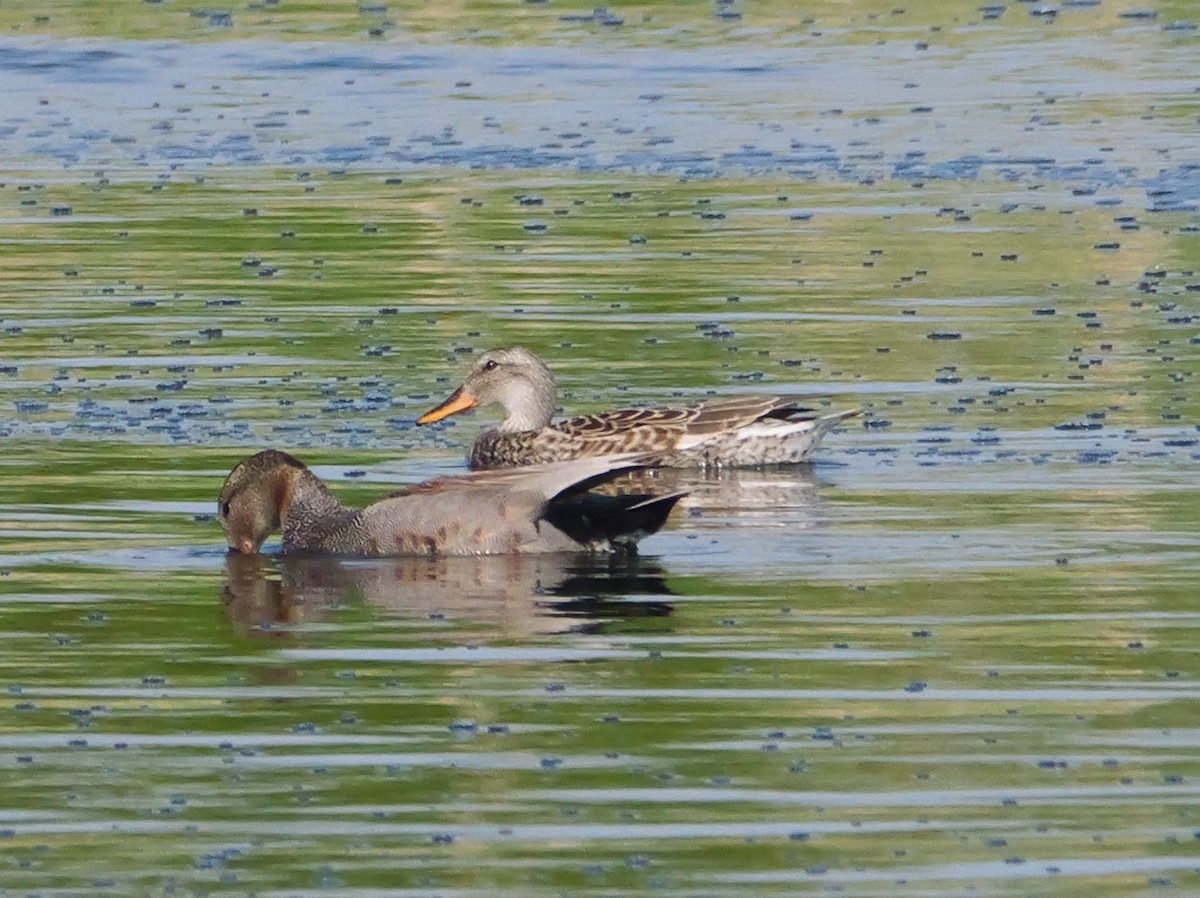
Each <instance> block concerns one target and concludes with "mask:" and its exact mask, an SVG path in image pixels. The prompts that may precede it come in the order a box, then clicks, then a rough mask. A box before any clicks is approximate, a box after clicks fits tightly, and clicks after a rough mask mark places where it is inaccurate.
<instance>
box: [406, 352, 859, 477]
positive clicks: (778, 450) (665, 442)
mask: <svg viewBox="0 0 1200 898" xmlns="http://www.w3.org/2000/svg"><path fill="white" fill-rule="evenodd" d="M556 399H557V391H556V387H555V383H554V374H553V373H552V372H551V371H550V369H549V368H547V367H546V364H545V363H544V362H543V361H542V360H541V359H539V358H538V357H537V356H535V355H534V354H533V353H532V352H530V351H529V350H528V349H523V348H521V347H519V346H515V347H513V348H511V349H493V350H491V351H490V352H485V353H484V354H483V355H481V356H480V357H479V358H478V359H477V360H476V362H475V364H474V366H473V367H472V368H471V371H470V373H469V374H468V375H467V377H466V380H464V381H463V383H462V386H460V387H459V388H458V389H457V390H455V391H454V392H453V393H451V394H450V396H449V397H448V398H447V399H446V401H445V402H443V403H442V404H441V405H439V406H438V407H437V408H435V409H432V410H431V411H429V412H426V413H425V414H424V415H422V416H421V417H420V418H418V419H417V423H418V424H430V423H432V422H434V421H440V420H442V419H443V418H445V417H447V416H449V415H453V414H456V413H458V412H462V411H466V410H467V409H472V408H475V407H476V406H486V405H491V404H492V403H498V404H500V405H502V406H503V407H504V410H505V412H507V414H508V417H506V418H505V419H504V421H503V423H501V424H500V426H499V427H497V428H494V429H489V430H484V431H483V432H482V433H480V434H479V436H478V437H477V438H476V440H475V445H474V446H472V447H471V454H470V457H469V460H468V463H469V465H470V467H471V469H472V470H481V469H487V468H510V467H518V466H520V465H531V464H538V463H543V462H551V461H562V460H564V459H570V458H584V457H588V456H594V455H609V454H612V453H619V452H646V451H649V452H654V453H655V455H656V456H657V457H656V458H655V462H654V463H655V464H656V465H661V466H666V467H677V468H683V467H697V466H698V467H707V466H713V467H755V466H758V465H775V464H788V463H794V462H803V461H807V460H808V459H809V457H810V456H811V455H812V453H813V450H814V449H815V448H816V446H817V443H818V442H820V440H821V437H823V436H824V435H825V434H826V433H827V432H828V431H829V430H831V429H832V428H833V427H834V425H836V424H837V423H838V422H839V421H841V420H843V419H844V418H849V417H852V416H854V415H857V414H859V410H858V409H853V410H851V411H844V412H833V413H831V414H821V413H819V412H816V411H814V410H813V409H812V408H810V407H808V406H806V405H804V404H803V401H802V400H796V399H787V398H784V397H780V396H734V397H730V398H727V399H710V400H708V401H706V402H698V403H695V404H692V405H686V406H680V407H678V408H625V409H619V410H617V411H610V412H600V413H599V414H595V415H580V416H579V417H575V418H567V419H566V420H565V421H559V422H558V423H557V424H552V423H550V420H551V418H552V417H553V415H554V405H555V401H556Z"/></svg>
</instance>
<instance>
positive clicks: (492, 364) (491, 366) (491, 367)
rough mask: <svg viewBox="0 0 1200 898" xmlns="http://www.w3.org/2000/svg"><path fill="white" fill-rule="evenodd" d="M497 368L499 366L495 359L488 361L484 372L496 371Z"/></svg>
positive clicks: (484, 365) (484, 364)
mask: <svg viewBox="0 0 1200 898" xmlns="http://www.w3.org/2000/svg"><path fill="white" fill-rule="evenodd" d="M496 367H497V365H496V360H495V359H488V360H487V361H486V362H484V363H483V370H484V371H495V370H496Z"/></svg>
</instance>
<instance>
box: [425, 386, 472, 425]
mask: <svg viewBox="0 0 1200 898" xmlns="http://www.w3.org/2000/svg"><path fill="white" fill-rule="evenodd" d="M477 405H479V400H478V399H476V398H475V397H474V396H472V395H471V394H470V393H468V392H467V391H466V390H464V389H463V388H462V387H459V388H458V389H457V390H455V391H454V392H453V393H451V394H450V396H449V398H448V399H447V400H446V401H445V402H443V403H442V404H441V405H439V406H438V407H437V408H435V409H431V410H430V411H427V412H426V413H425V414H423V415H422V416H421V417H419V418H417V423H418V424H432V423H433V422H434V421H440V420H442V418H449V417H450V416H451V415H457V414H458V413H459V412H465V411H467V409H472V408H475V406H477Z"/></svg>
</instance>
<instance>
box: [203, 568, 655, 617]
mask: <svg viewBox="0 0 1200 898" xmlns="http://www.w3.org/2000/svg"><path fill="white" fill-rule="evenodd" d="M671 595H673V593H672V592H671V589H670V587H669V586H668V585H667V582H666V573H665V571H664V570H663V569H662V567H661V566H659V565H658V564H657V563H655V562H654V561H653V560H652V559H647V558H643V557H640V556H632V557H616V556H596V555H591V554H577V555H576V554H552V555H495V556H480V557H474V556H465V557H463V556H460V557H449V556H447V557H435V558H427V557H403V558H401V557H396V558H371V559H359V558H353V559H352V558H339V557H333V556H278V557H274V558H273V557H270V556H263V555H242V554H239V553H231V554H229V555H228V556H227V557H226V559H225V587H224V602H225V607H226V610H227V612H228V614H229V617H230V619H231V620H232V621H234V623H235V624H236V625H237V626H238V627H239V628H240V629H242V630H243V631H244V632H246V633H247V634H261V635H272V634H284V633H288V632H291V631H293V630H294V629H295V628H297V627H300V626H302V625H304V624H307V623H313V622H316V621H320V620H322V619H324V618H326V617H327V616H328V615H329V614H330V613H331V612H333V611H336V610H337V609H338V608H340V607H342V606H344V605H345V604H347V603H348V602H356V601H365V602H367V603H368V604H370V605H373V606H376V607H378V608H382V609H385V610H386V611H387V612H388V613H389V614H393V615H396V616H399V617H409V618H412V619H417V620H435V621H436V620H442V619H445V620H456V621H457V620H462V621H467V622H469V623H471V624H472V625H474V626H480V625H482V626H483V627H484V628H485V629H486V630H488V631H490V635H492V636H496V637H503V636H521V635H533V634H548V633H557V632H564V631H575V632H595V631H597V630H600V629H602V628H603V627H604V626H605V625H607V624H609V623H611V622H613V621H617V620H620V621H629V620H633V619H637V618H663V617H666V616H668V615H670V614H671V612H672V610H673V609H672V606H671V604H670V603H669V602H667V601H665V600H664V598H663V597H668V596H671ZM635 597H636V598H635Z"/></svg>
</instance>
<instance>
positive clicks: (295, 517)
mask: <svg viewBox="0 0 1200 898" xmlns="http://www.w3.org/2000/svg"><path fill="white" fill-rule="evenodd" d="M347 511H348V509H347V508H346V507H345V506H344V505H342V503H341V502H339V501H338V498H337V496H335V495H334V494H333V493H331V492H330V491H329V487H327V486H326V485H325V484H324V483H323V482H322V481H321V478H319V477H318V476H317V475H316V474H314V473H313V472H312V471H309V470H308V469H305V470H303V471H301V472H299V474H298V476H295V477H293V478H291V481H290V483H288V484H287V487H286V488H285V489H284V492H283V497H282V498H281V500H280V502H279V522H280V526H281V528H282V530H283V544H284V547H285V548H294V549H305V548H317V547H318V542H319V540H320V539H321V538H322V537H323V536H324V533H325V530H326V529H327V525H328V524H329V522H331V521H334V520H337V519H338V518H340V517H341V516H342V515H344V514H345V513H346V512H347Z"/></svg>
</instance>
